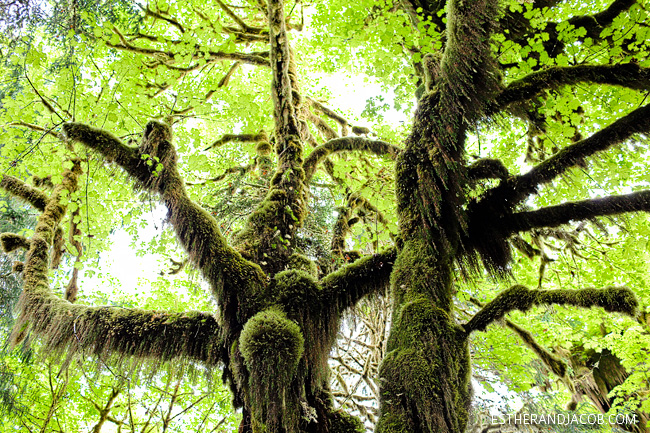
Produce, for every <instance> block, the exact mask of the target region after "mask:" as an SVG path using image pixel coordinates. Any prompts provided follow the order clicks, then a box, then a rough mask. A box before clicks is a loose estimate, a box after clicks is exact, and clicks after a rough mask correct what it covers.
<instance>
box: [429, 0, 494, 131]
mask: <svg viewBox="0 0 650 433" xmlns="http://www.w3.org/2000/svg"><path fill="white" fill-rule="evenodd" d="M498 12H499V2H498V1H496V0H485V1H481V2H466V1H461V0H452V1H449V2H447V27H446V35H447V41H446V44H445V49H444V53H443V56H442V59H441V60H440V68H439V77H431V80H430V81H431V82H432V84H433V83H436V81H437V82H438V86H439V87H440V102H441V105H442V107H443V108H444V109H445V110H446V111H447V112H446V113H445V116H449V120H448V121H447V122H451V123H456V124H457V125H460V124H461V122H472V121H474V120H475V119H476V118H477V116H479V114H480V113H481V112H482V110H483V108H484V104H485V102H486V101H487V99H488V98H489V97H491V96H492V94H493V92H495V91H496V89H497V87H498V79H497V76H498V74H496V64H495V61H494V59H493V56H492V52H491V47H490V36H491V33H492V31H493V30H494V28H495V24H496V22H495V20H494V17H495V16H497V15H498ZM436 69H437V68H436ZM436 78H437V79H436ZM429 87H430V88H433V85H431V86H429Z"/></svg>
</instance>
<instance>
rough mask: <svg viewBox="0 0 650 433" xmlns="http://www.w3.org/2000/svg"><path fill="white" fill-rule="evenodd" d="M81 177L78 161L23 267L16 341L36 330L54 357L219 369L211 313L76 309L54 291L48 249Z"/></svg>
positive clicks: (65, 177)
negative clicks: (175, 361) (87, 354)
mask: <svg viewBox="0 0 650 433" xmlns="http://www.w3.org/2000/svg"><path fill="white" fill-rule="evenodd" d="M80 173H81V168H80V165H79V163H78V161H75V162H74V166H73V168H72V170H66V171H65V172H64V174H63V180H62V182H61V184H59V185H57V186H56V187H55V188H54V191H53V192H52V196H51V198H50V199H49V200H48V201H47V204H46V206H45V208H44V211H43V213H42V214H41V216H40V217H39V219H38V222H37V223H36V228H35V230H34V235H33V237H32V239H31V242H30V249H29V251H28V253H27V259H26V261H25V264H24V273H23V282H24V288H23V292H22V294H21V297H20V300H19V302H18V308H19V310H20V316H19V319H18V321H17V323H16V325H15V327H14V331H13V335H12V339H13V341H14V342H15V341H17V340H19V339H21V337H22V336H24V335H25V334H26V333H27V332H30V331H31V332H34V333H36V334H38V335H39V336H41V337H42V339H43V342H44V345H45V350H46V351H47V352H49V353H52V354H55V355H56V354H59V355H61V354H63V353H66V352H67V353H75V352H80V351H84V350H90V351H92V352H93V353H95V354H98V355H100V356H102V357H104V356H107V355H109V354H112V355H113V356H114V357H116V358H118V359H121V358H123V357H124V356H126V355H128V356H137V357H140V358H155V359H157V360H160V361H164V360H168V359H171V358H175V357H181V358H185V359H188V360H193V361H202V362H205V363H206V364H208V365H215V364H216V363H217V361H218V360H219V356H220V353H221V347H220V343H219V339H218V334H219V332H218V331H219V327H218V324H217V322H216V320H215V319H214V318H213V317H212V316H210V315H207V314H203V313H166V312H156V311H142V310H131V309H122V308H114V307H106V308H104V307H99V308H97V307H88V306H84V305H73V304H71V303H70V302H68V301H65V300H63V299H61V298H59V297H58V296H56V295H55V294H54V293H53V292H52V290H51V289H50V286H49V280H48V268H49V248H50V246H51V245H52V242H53V238H54V236H55V233H56V230H57V228H58V227H59V224H60V222H61V220H62V218H63V215H64V214H65V211H66V206H65V205H64V204H62V198H63V197H64V196H65V197H67V196H68V195H69V193H71V192H73V191H74V190H75V189H76V187H77V178H78V175H79V174H80Z"/></svg>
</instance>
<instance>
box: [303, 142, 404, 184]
mask: <svg viewBox="0 0 650 433" xmlns="http://www.w3.org/2000/svg"><path fill="white" fill-rule="evenodd" d="M352 150H358V151H366V152H371V153H374V154H375V155H388V156H390V158H391V159H395V158H396V157H397V155H398V154H399V152H400V151H401V149H400V148H399V147H397V146H393V145H392V144H390V143H387V142H385V141H380V140H369V139H367V138H363V137H342V138H335V139H333V140H330V141H328V142H326V143H325V144H322V145H320V146H318V147H317V148H315V149H314V150H313V151H312V152H311V153H310V154H309V156H308V157H307V158H306V159H305V162H304V163H303V168H304V170H305V181H306V182H308V181H309V180H310V179H311V177H312V176H313V175H314V172H315V171H316V168H317V167H318V164H320V163H321V162H322V161H323V160H324V159H325V158H327V157H328V156H329V155H331V154H332V153H335V152H342V151H352Z"/></svg>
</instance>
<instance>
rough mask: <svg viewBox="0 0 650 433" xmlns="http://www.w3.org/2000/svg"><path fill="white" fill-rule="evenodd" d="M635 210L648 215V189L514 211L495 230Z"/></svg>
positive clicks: (512, 230) (556, 223) (518, 229)
mask: <svg viewBox="0 0 650 433" xmlns="http://www.w3.org/2000/svg"><path fill="white" fill-rule="evenodd" d="M639 211H646V212H650V190H645V191H638V192H633V193H631V194H625V195H614V196H609V197H603V198H596V199H591V200H583V201H577V202H568V203H563V204H560V205H557V206H548V207H544V208H541V209H538V210H534V211H528V212H517V213H514V214H512V215H508V216H505V217H503V218H502V219H501V222H500V224H499V227H501V229H503V230H504V232H505V233H507V234H511V233H515V232H524V231H529V230H532V229H534V228H539V227H557V226H559V225H562V224H567V223H569V222H570V221H583V220H587V219H592V218H595V217H599V216H608V215H618V214H622V213H626V212H639Z"/></svg>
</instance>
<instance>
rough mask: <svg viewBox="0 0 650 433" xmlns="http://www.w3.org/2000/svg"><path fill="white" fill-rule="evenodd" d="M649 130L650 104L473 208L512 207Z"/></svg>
mask: <svg viewBox="0 0 650 433" xmlns="http://www.w3.org/2000/svg"><path fill="white" fill-rule="evenodd" d="M649 131H650V104H648V105H644V106H643V107H640V108H637V109H636V110H634V111H632V112H631V113H629V114H627V115H626V116H624V117H622V118H620V119H618V120H616V121H615V122H614V123H612V124H611V125H609V126H607V127H605V128H603V129H601V130H600V131H598V132H596V133H595V134H593V135H591V136H590V137H588V138H585V139H584V140H580V141H578V142H577V143H574V144H572V145H570V146H567V147H565V148H564V149H562V150H561V151H559V152H558V153H556V154H555V155H553V156H552V157H550V158H548V159H547V160H545V161H544V162H542V163H540V164H538V165H537V166H535V167H534V168H533V169H531V170H530V171H529V172H528V173H525V174H523V175H520V176H514V177H510V178H508V179H507V180H505V181H502V182H501V183H500V184H499V185H498V186H497V187H495V188H492V189H490V190H488V191H486V192H485V194H483V197H481V199H480V200H479V201H478V202H476V203H475V204H474V205H472V207H474V208H475V209H478V208H481V207H483V206H487V207H492V208H494V207H495V205H496V206H501V205H503V206H505V207H512V206H514V205H516V204H517V203H520V202H521V201H523V200H524V199H526V197H528V196H529V195H531V194H534V193H535V192H536V191H537V187H538V186H539V185H543V184H545V183H549V182H551V181H552V180H553V179H555V178H556V177H558V176H560V175H561V174H562V173H564V172H565V171H567V170H568V169H570V168H573V167H576V166H579V165H581V164H582V163H583V161H584V160H585V159H586V158H588V157H590V156H592V155H594V154H595V153H597V152H602V151H604V150H607V149H609V148H610V147H612V146H614V145H616V144H619V143H621V142H623V141H624V140H626V139H628V138H630V137H631V136H632V135H634V134H640V133H647V132H649Z"/></svg>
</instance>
